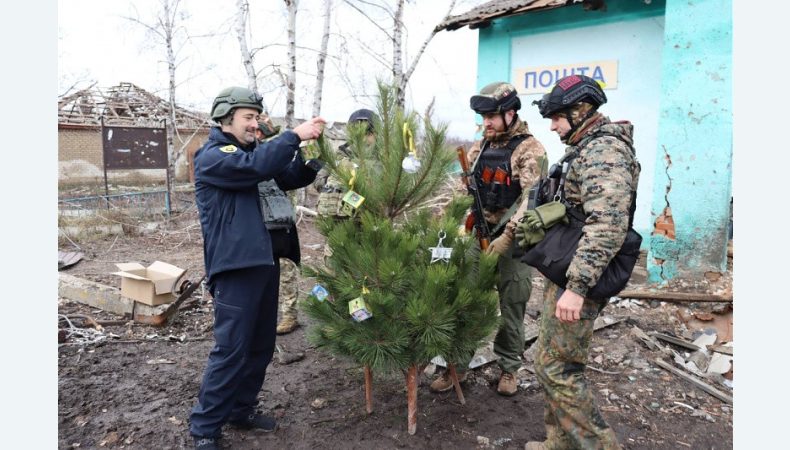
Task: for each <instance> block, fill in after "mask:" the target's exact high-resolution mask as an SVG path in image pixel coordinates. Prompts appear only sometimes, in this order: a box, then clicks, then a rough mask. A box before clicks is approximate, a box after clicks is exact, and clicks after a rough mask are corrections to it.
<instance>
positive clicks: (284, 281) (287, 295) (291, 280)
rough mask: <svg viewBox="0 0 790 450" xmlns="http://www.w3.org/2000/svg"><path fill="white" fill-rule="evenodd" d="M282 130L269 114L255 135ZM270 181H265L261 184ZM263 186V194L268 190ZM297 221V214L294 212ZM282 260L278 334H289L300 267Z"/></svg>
mask: <svg viewBox="0 0 790 450" xmlns="http://www.w3.org/2000/svg"><path fill="white" fill-rule="evenodd" d="M279 132H280V127H279V126H275V125H274V124H273V123H272V120H271V118H270V117H269V116H268V115H263V116H262V117H261V120H260V122H259V123H258V130H256V132H255V136H256V137H257V138H258V140H259V141H265V140H268V139H271V138H273V137H274V136H276V135H277V134H278V133H279ZM266 183H269V184H271V183H270V182H263V183H261V185H265V184H266ZM264 189H265V187H264V186H261V192H262V195H263V193H264V192H266V191H265V190H264ZM295 192H296V191H290V192H288V193H287V196H288V199H289V200H290V201H291V203H292V205H295V204H296V195H295ZM292 217H293V219H294V223H295V219H296V217H295V214H293V212H292ZM279 262H280V322H279V323H278V324H277V334H288V333H290V332H292V331H293V330H295V329H296V328H297V327H298V326H299V321H298V318H297V310H296V300H297V299H298V297H299V268H298V267H297V266H296V263H295V262H293V261H292V260H291V259H289V258H279Z"/></svg>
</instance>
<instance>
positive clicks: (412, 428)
mask: <svg viewBox="0 0 790 450" xmlns="http://www.w3.org/2000/svg"><path fill="white" fill-rule="evenodd" d="M406 392H407V394H406V398H407V401H408V405H409V416H408V421H409V434H411V435H413V434H414V433H416V432H417V366H416V365H414V366H411V367H409V371H408V372H407V373H406Z"/></svg>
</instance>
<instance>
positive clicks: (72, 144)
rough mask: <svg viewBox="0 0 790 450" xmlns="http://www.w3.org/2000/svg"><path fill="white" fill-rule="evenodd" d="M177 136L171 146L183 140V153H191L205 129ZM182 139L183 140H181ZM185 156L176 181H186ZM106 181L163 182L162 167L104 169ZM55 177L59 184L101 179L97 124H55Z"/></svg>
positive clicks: (178, 167) (100, 141)
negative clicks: (106, 170)
mask: <svg viewBox="0 0 790 450" xmlns="http://www.w3.org/2000/svg"><path fill="white" fill-rule="evenodd" d="M179 133H180V137H181V139H178V137H177V138H176V142H175V145H176V147H180V146H181V145H183V142H184V141H185V142H187V147H186V149H185V153H186V154H191V153H194V152H195V150H197V149H198V148H199V147H200V146H201V145H203V142H205V141H206V139H207V138H208V130H199V131H198V132H197V133H195V132H194V130H179ZM182 139H183V141H182ZM188 171H189V169H188V160H187V158H186V155H185V157H184V158H182V159H181V160H180V161H179V162H178V164H177V165H176V180H178V181H188V180H189V173H188ZM108 178H109V179H110V180H132V179H133V180H135V181H142V180H149V181H160V180H161V181H163V182H164V179H165V175H164V170H152V169H147V170H126V171H110V172H108ZM58 180H59V181H60V182H62V183H86V182H88V183H93V182H95V183H98V182H101V183H103V182H104V169H103V160H102V139H101V129H100V128H99V127H79V126H62V125H61V126H59V127H58Z"/></svg>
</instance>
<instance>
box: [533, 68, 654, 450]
mask: <svg viewBox="0 0 790 450" xmlns="http://www.w3.org/2000/svg"><path fill="white" fill-rule="evenodd" d="M534 103H536V104H538V106H539V108H540V113H541V115H542V116H543V117H545V118H550V119H551V130H552V131H554V132H556V133H557V134H558V135H559V137H560V140H561V141H562V142H563V143H565V144H567V145H568V148H567V149H566V150H565V155H566V157H567V156H568V155H571V154H573V153H576V154H577V155H578V156H576V157H575V159H573V161H572V162H571V164H570V168H569V171H568V175H567V178H566V182H565V188H564V190H565V198H566V200H567V202H569V204H570V205H573V206H575V207H577V208H579V207H580V208H581V209H582V210H583V212H584V215H585V216H586V218H587V219H586V221H585V225H584V227H583V235H582V238H581V240H580V242H579V246H578V248H577V250H576V253H575V254H574V257H573V259H572V261H571V264H570V267H569V268H568V271H567V276H568V283H567V286H566V289H562V288H561V287H559V286H557V285H556V284H554V283H552V282H550V281H549V280H548V279H546V280H545V287H546V288H545V294H544V298H543V302H544V306H543V314H542V316H541V319H540V331H539V333H540V334H539V337H538V343H537V345H538V347H537V352H536V355H535V371H536V375H537V377H538V380H539V381H540V384H541V386H542V387H543V391H544V393H545V397H546V406H545V414H544V419H545V423H546V435H547V438H546V441H544V442H529V443H527V445H526V449H528V450H529V449H532V450H537V449H572V448H580V449H618V448H620V445H619V443H618V442H617V437H616V435H615V433H614V431H613V430H612V429H611V428H610V427H609V425H607V423H606V421H605V420H604V419H603V417H602V416H601V413H600V412H599V410H598V408H597V407H596V406H595V404H594V402H593V394H592V392H591V390H590V388H589V386H588V385H587V381H586V379H585V376H584V369H585V366H586V364H587V355H588V351H589V347H590V340H591V338H592V334H593V322H594V321H595V318H596V317H597V316H598V314H599V313H600V311H601V310H602V309H603V308H604V306H606V303H607V301H606V300H602V301H596V300H592V299H589V298H585V295H586V294H587V292H588V290H589V289H590V288H591V287H592V286H595V284H596V283H597V281H598V278H599V277H600V276H601V273H602V272H603V270H604V268H605V267H606V266H607V265H608V264H609V261H611V259H612V258H613V257H614V255H615V254H616V253H617V251H618V250H619V249H620V247H621V246H622V244H623V241H624V240H625V236H626V232H627V231H628V228H629V221H630V220H631V219H630V216H631V215H632V211H631V210H630V208H631V202H632V199H633V198H635V197H634V196H635V195H636V188H637V183H638V182H639V172H640V167H639V162H638V161H637V159H636V156H635V154H634V150H633V138H632V134H633V126H632V125H631V124H630V123H628V122H611V121H610V120H609V119H608V118H607V117H606V116H604V115H602V114H601V113H599V112H598V111H597V110H598V107H599V106H601V105H602V104H604V103H606V95H605V94H604V92H603V90H602V89H601V88H600V86H599V85H598V83H596V82H595V80H593V79H592V78H589V77H586V76H580V75H571V76H568V77H565V78H563V79H561V80H559V81H558V82H557V85H556V86H555V87H554V88H553V89H552V91H551V92H550V93H549V94H546V95H545V96H544V97H543V99H542V100H540V101H536V102H534ZM564 158H565V157H564Z"/></svg>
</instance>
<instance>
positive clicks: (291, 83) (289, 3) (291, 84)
mask: <svg viewBox="0 0 790 450" xmlns="http://www.w3.org/2000/svg"><path fill="white" fill-rule="evenodd" d="M297 3H298V1H297V0H285V6H286V7H287V8H288V77H287V79H286V88H287V93H286V96H285V123H286V125H287V126H288V128H293V127H294V125H295V124H294V106H295V103H296V102H295V99H294V97H295V95H296V10H297V8H298V5H297Z"/></svg>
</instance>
